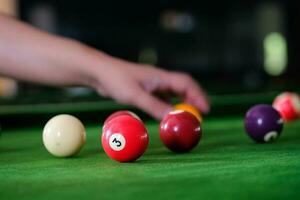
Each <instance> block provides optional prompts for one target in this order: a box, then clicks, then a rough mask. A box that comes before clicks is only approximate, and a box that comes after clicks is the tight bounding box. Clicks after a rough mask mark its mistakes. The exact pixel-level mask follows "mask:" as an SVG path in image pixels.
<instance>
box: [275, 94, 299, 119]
mask: <svg viewBox="0 0 300 200" xmlns="http://www.w3.org/2000/svg"><path fill="white" fill-rule="evenodd" d="M273 107H274V108H275V109H276V110H277V111H278V112H279V113H280V115H281V117H282V118H283V120H284V121H292V120H295V119H297V118H299V116H300V97H299V95H297V94H296V93H292V92H284V93H282V94H280V95H278V96H277V97H276V98H275V100H274V102H273Z"/></svg>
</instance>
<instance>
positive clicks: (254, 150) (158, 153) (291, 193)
mask: <svg viewBox="0 0 300 200" xmlns="http://www.w3.org/2000/svg"><path fill="white" fill-rule="evenodd" d="M222 102H223V103H224V101H222ZM213 105H214V104H213ZM213 108H214V107H213ZM212 113H213V112H212ZM228 113H229V112H227V114H224V115H217V114H216V115H211V116H207V117H204V122H203V124H202V126H203V137H202V140H201V141H200V143H199V145H198V146H197V147H196V148H195V149H194V150H192V151H191V152H189V153H182V154H175V153H172V152H170V151H169V150H168V149H166V148H165V147H164V146H163V145H162V144H161V142H160V139H159V134H158V126H159V122H157V121H154V120H153V119H150V118H147V117H145V118H144V120H145V124H146V126H147V129H148V131H149V137H150V143H149V147H148V149H147V151H146V153H145V154H144V155H143V156H142V157H141V158H140V159H139V160H137V161H136V162H132V163H118V162H116V161H113V160H110V159H109V158H108V157H107V156H106V154H105V153H104V151H103V149H102V148H101V144H100V134H101V132H100V131H101V126H102V124H101V122H103V121H102V120H99V122H98V123H96V122H89V123H85V126H86V132H87V141H86V145H85V146H84V148H83V149H82V151H81V152H80V153H79V154H78V155H77V156H74V157H70V158H56V157H53V156H52V155H50V154H49V153H48V152H47V151H46V149H45V148H44V146H43V143H42V129H43V126H44V123H45V122H46V121H45V122H44V123H42V122H41V123H37V124H33V125H27V126H18V125H15V126H12V127H9V128H6V129H5V128H4V129H3V130H2V136H1V138H0V199H3V200H4V199H5V200H6V199H30V200H32V199H54V198H55V199H64V200H67V199H72V200H75V199H144V200H146V199H212V198H215V199H217V198H218V199H296V198H299V197H300V190H299V188H300V170H299V169H300V157H299V156H300V121H296V122H291V123H288V124H286V125H285V127H284V131H283V133H282V135H281V137H280V138H279V139H278V140H277V141H275V142H273V143H270V144H257V143H255V142H253V141H252V140H250V138H249V137H248V136H247V135H246V134H245V131H244V124H243V114H244V113H240V114H238V113H236V114H228ZM84 115H88V114H87V113H85V114H84ZM100 115H101V113H100ZM49 117H50V116H49ZM79 118H80V117H79Z"/></svg>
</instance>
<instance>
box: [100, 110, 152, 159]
mask: <svg viewBox="0 0 300 200" xmlns="http://www.w3.org/2000/svg"><path fill="white" fill-rule="evenodd" d="M101 140H102V147H103V149H104V151H105V153H106V154H107V155H108V156H109V157H110V158H111V159H113V160H116V161H119V162H130V161H134V160H136V159H138V158H139V157H140V156H142V155H143V154H144V152H145V151H146V149H147V146H148V143H149V137H148V132H147V129H146V127H145V126H144V124H143V123H142V121H140V120H138V119H136V118H134V117H132V116H129V115H122V116H119V117H116V118H114V119H112V120H110V121H109V122H107V123H106V125H105V126H104V127H103V130H102V139H101Z"/></svg>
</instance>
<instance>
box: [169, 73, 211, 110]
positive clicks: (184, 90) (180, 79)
mask: <svg viewBox="0 0 300 200" xmlns="http://www.w3.org/2000/svg"><path fill="white" fill-rule="evenodd" d="M168 76H170V77H169V78H167V79H166V80H169V81H168V82H167V84H169V85H168V86H169V87H170V89H171V90H172V91H173V92H174V93H176V94H177V95H179V96H181V97H182V98H183V100H184V101H185V102H186V103H189V104H192V105H194V106H196V107H197V108H198V109H199V110H200V111H202V112H204V113H208V112H209V110H210V104H209V100H208V97H207V95H206V93H205V92H204V90H203V89H202V88H201V87H200V85H198V84H197V83H196V82H195V81H194V80H193V79H192V78H191V77H190V76H189V75H186V74H183V73H170V74H169V75H168Z"/></svg>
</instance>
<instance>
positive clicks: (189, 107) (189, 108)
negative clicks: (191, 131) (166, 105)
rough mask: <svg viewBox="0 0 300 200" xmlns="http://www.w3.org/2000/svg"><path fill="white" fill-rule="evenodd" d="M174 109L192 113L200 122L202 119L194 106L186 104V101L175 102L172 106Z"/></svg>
mask: <svg viewBox="0 0 300 200" xmlns="http://www.w3.org/2000/svg"><path fill="white" fill-rule="evenodd" d="M174 110H184V111H186V112H189V113H191V114H193V115H194V116H195V117H196V118H197V119H198V120H199V121H200V122H202V120H203V119H202V116H201V114H200V111H199V110H198V109H197V108H196V107H194V106H192V105H190V104H186V103H180V104H176V105H175V106H174Z"/></svg>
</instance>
